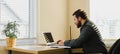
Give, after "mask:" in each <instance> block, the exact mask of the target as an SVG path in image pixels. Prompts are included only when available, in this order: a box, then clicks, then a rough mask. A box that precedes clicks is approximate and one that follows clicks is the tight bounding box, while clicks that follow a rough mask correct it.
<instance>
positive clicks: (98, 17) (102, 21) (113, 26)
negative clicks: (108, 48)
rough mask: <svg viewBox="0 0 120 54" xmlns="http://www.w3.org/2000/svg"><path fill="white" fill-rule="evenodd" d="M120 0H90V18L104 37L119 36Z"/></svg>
mask: <svg viewBox="0 0 120 54" xmlns="http://www.w3.org/2000/svg"><path fill="white" fill-rule="evenodd" d="M119 5H120V0H90V19H91V20H92V21H93V22H94V23H95V24H96V25H97V27H98V28H99V30H100V32H101V35H102V37H103V38H104V39H118V38H120V15H119V14H120V6H119Z"/></svg>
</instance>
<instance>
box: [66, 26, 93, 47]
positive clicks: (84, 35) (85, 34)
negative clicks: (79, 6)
mask: <svg viewBox="0 0 120 54" xmlns="http://www.w3.org/2000/svg"><path fill="white" fill-rule="evenodd" d="M92 33H93V29H92V28H91V27H90V26H85V27H84V28H83V30H82V31H81V34H80V36H79V38H77V39H73V40H66V41H65V42H64V45H65V46H71V47H80V46H81V45H82V44H84V43H85V42H86V41H87V40H88V39H89V38H90V36H91V34H92Z"/></svg>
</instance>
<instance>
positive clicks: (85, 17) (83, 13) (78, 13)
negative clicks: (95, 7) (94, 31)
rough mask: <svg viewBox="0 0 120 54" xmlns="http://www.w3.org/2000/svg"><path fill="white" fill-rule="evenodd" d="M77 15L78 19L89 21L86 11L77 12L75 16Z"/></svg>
mask: <svg viewBox="0 0 120 54" xmlns="http://www.w3.org/2000/svg"><path fill="white" fill-rule="evenodd" d="M74 15H75V17H76V18H78V17H81V18H82V19H87V15H86V13H85V12H84V11H81V9H78V10H76V11H75V12H74V13H73V16H74Z"/></svg>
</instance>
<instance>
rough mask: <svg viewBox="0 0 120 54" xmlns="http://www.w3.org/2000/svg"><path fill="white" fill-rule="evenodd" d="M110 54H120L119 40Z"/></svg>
mask: <svg viewBox="0 0 120 54" xmlns="http://www.w3.org/2000/svg"><path fill="white" fill-rule="evenodd" d="M108 53H109V54H120V39H118V40H117V41H116V42H115V43H114V44H113V45H112V47H111V48H110V50H109V52H108Z"/></svg>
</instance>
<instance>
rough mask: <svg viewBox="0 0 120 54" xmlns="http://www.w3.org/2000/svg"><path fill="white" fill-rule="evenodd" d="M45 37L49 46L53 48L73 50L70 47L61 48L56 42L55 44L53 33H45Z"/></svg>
mask: <svg viewBox="0 0 120 54" xmlns="http://www.w3.org/2000/svg"><path fill="white" fill-rule="evenodd" d="M43 35H44V37H45V40H46V42H47V46H52V47H53V48H71V47H69V46H60V45H58V44H57V43H56V42H54V39H53V37H52V34H51V32H44V33H43Z"/></svg>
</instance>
